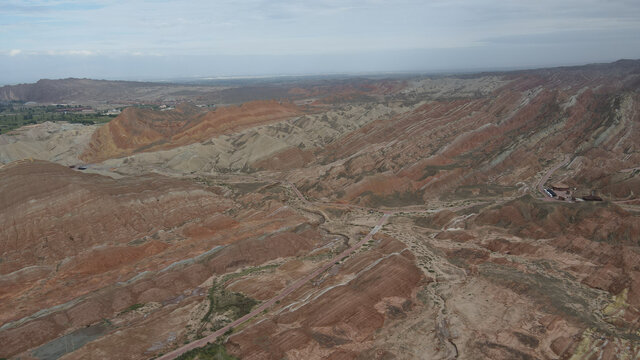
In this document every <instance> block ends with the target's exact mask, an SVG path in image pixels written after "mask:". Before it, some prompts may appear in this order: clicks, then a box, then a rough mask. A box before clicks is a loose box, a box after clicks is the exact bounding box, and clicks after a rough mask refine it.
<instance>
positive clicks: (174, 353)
mask: <svg viewBox="0 0 640 360" xmlns="http://www.w3.org/2000/svg"><path fill="white" fill-rule="evenodd" d="M294 189H295V187H294ZM295 190H296V192H297V193H298V196H299V197H301V198H302V199H304V197H303V196H302V194H300V193H299V192H298V191H297V189H295ZM304 201H305V202H307V201H306V199H305V200H304ZM307 203H308V202H307ZM390 216H391V213H385V214H384V215H383V216H382V217H381V218H380V220H378V222H377V223H376V225H375V226H374V227H373V229H371V231H370V232H369V233H368V234H367V236H365V237H364V238H363V239H362V240H360V241H359V242H358V243H357V244H355V245H353V246H352V247H350V248H349V249H347V250H345V251H343V252H342V253H340V254H339V255H336V256H334V257H333V258H332V259H331V261H329V262H327V263H325V264H324V265H323V266H321V267H319V268H318V269H316V270H315V271H314V272H312V273H310V274H308V275H306V276H305V277H303V278H301V279H299V280H297V281H296V282H295V283H293V284H291V285H289V286H287V287H286V288H285V289H284V290H282V292H281V293H280V294H279V295H278V296H276V297H274V298H272V299H271V300H268V301H266V302H264V303H262V304H260V306H258V307H257V308H255V309H254V310H253V311H251V312H250V313H248V314H247V315H245V316H243V317H241V318H239V319H237V320H235V321H233V322H232V323H230V324H228V325H227V326H225V327H223V328H222V329H220V330H218V331H216V332H214V333H213V334H211V335H209V336H207V337H204V338H202V339H200V340H197V341H194V342H192V343H190V344H187V345H185V346H183V347H181V348H178V349H176V350H174V351H172V352H170V353H167V354H165V355H163V356H161V357H159V358H158V360H168V359H175V358H176V357H178V356H180V355H182V354H183V353H185V352H187V351H189V350H192V349H196V348H199V347H203V346H205V345H207V344H208V343H210V342H214V341H215V340H216V339H217V338H218V337H219V336H220V335H223V334H224V333H225V332H227V331H228V330H229V329H231V328H233V327H236V326H238V325H240V324H242V323H244V322H245V321H247V320H249V319H251V318H253V317H254V316H257V315H259V314H260V313H261V312H262V311H263V310H266V309H268V308H269V307H271V306H273V304H275V303H276V301H279V300H282V299H284V298H285V297H286V296H287V295H289V294H291V293H292V292H294V291H296V290H298V289H299V288H300V287H302V286H303V285H304V284H306V283H307V282H309V281H311V280H312V279H313V278H315V277H316V276H318V275H320V274H321V273H323V272H325V271H327V270H328V269H329V268H331V267H332V266H334V265H335V264H336V263H337V262H338V261H340V259H342V258H344V257H346V256H349V255H351V254H352V253H353V252H354V251H356V250H357V249H358V248H360V247H361V246H362V245H363V244H364V243H366V242H367V241H369V240H370V239H371V238H372V237H373V235H375V234H376V233H377V232H378V231H379V230H380V229H381V228H382V226H383V225H384V224H385V223H386V222H387V220H388V219H389V217H390Z"/></svg>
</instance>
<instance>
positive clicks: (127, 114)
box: [82, 101, 301, 162]
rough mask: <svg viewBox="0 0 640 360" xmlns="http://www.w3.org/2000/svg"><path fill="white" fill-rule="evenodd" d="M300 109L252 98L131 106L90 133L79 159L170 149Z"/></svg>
mask: <svg viewBox="0 0 640 360" xmlns="http://www.w3.org/2000/svg"><path fill="white" fill-rule="evenodd" d="M300 113H301V111H300V110H299V109H298V108H296V107H295V106H294V105H292V104H289V103H279V102H277V101H254V102H249V103H245V104H242V105H238V106H227V107H222V108H218V109H215V110H212V111H204V110H202V109H200V108H198V107H196V106H194V105H191V104H187V103H185V104H181V105H179V106H177V107H176V108H175V109H173V110H168V111H155V110H150V109H140V108H135V107H130V108H127V109H125V111H123V112H122V114H120V115H119V116H118V117H117V118H115V119H114V120H113V121H111V122H109V123H108V124H107V125H105V126H103V127H101V128H100V129H98V130H97V131H96V132H95V133H94V134H93V137H92V139H91V142H90V143H89V146H88V148H87V150H86V151H85V152H84V154H83V155H82V159H83V160H85V161H87V162H99V161H103V160H106V159H109V158H114V157H123V156H127V155H131V154H134V153H137V152H141V151H154V150H163V149H171V148H175V147H178V146H182V145H188V144H192V143H195V142H200V141H204V140H207V139H210V138H212V137H215V136H219V135H222V134H228V133H231V132H237V131H240V130H243V129H246V128H249V127H254V126H258V125H263V124H268V123H271V122H274V121H279V120H283V119H286V118H290V117H293V116H296V115H299V114H300Z"/></svg>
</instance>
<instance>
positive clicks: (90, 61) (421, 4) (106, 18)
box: [0, 0, 640, 84]
mask: <svg viewBox="0 0 640 360" xmlns="http://www.w3.org/2000/svg"><path fill="white" fill-rule="evenodd" d="M621 58H632V59H637V58H640V1H638V0H608V1H605V0H553V1H552V0H536V1H531V0H529V1H509V0H422V1H418V0H399V1H392V0H387V1H385V0H310V1H291V0H232V1H224V0H182V1H160V0H144V1H143V0H126V1H110V0H94V1H65V0H0V84H11V83H19V82H33V81H36V80H38V79H40V78H65V77H89V78H99V79H126V80H170V79H174V78H187V77H222V76H258V75H304V74H332V73H352V74H362V73H372V72H427V73H429V72H455V71H479V70H496V69H513V68H528V67H543V66H555V65H573V64H586V63H593V62H609V61H615V60H617V59H621Z"/></svg>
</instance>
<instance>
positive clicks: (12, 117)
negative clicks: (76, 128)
mask: <svg viewBox="0 0 640 360" xmlns="http://www.w3.org/2000/svg"><path fill="white" fill-rule="evenodd" d="M82 110H86V111H91V110H90V109H89V108H82V107H80V106H62V105H47V106H24V105H23V104H21V103H8V104H6V103H5V104H0V134H5V133H7V132H9V131H11V130H14V129H17V128H20V127H22V126H25V125H33V124H40V123H43V122H46V121H52V122H57V121H65V122H69V123H72V124H83V125H94V124H104V123H107V122H109V121H111V119H113V118H114V117H116V115H105V114H102V113H98V112H95V113H85V112H82Z"/></svg>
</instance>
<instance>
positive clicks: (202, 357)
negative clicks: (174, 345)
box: [176, 342, 237, 360]
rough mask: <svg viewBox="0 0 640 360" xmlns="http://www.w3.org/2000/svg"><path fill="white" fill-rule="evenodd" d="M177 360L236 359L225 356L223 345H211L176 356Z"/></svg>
mask: <svg viewBox="0 0 640 360" xmlns="http://www.w3.org/2000/svg"><path fill="white" fill-rule="evenodd" d="M176 359H177V360H237V358H236V357H234V356H231V355H229V354H227V349H225V347H224V345H223V344H220V343H217V342H216V343H212V344H207V345H206V346H203V347H201V348H197V349H193V350H190V351H187V352H186V353H184V354H182V355H180V356H178V357H177V358H176Z"/></svg>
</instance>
